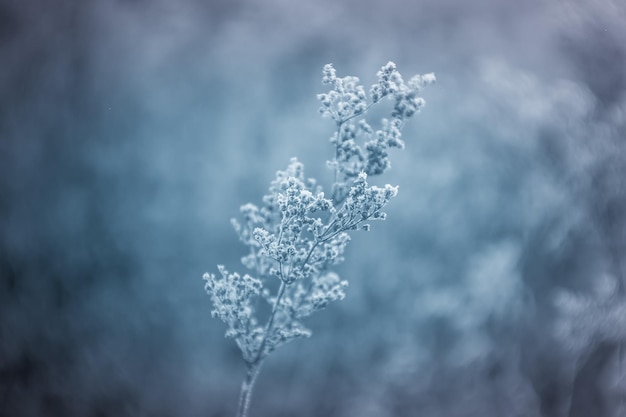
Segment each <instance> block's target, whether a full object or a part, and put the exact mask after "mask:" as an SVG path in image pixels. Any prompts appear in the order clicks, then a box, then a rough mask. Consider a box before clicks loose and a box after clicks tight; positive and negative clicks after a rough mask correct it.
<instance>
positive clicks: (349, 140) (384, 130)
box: [318, 62, 435, 201]
mask: <svg viewBox="0 0 626 417" xmlns="http://www.w3.org/2000/svg"><path fill="white" fill-rule="evenodd" d="M377 75H378V82H377V83H375V84H374V85H372V87H371V88H370V98H371V101H370V102H368V100H367V97H366V95H365V89H364V88H363V87H362V86H361V85H359V84H358V82H359V79H358V78H356V77H344V78H339V77H337V75H336V72H335V69H334V68H333V66H332V65H331V64H328V65H326V66H325V67H324V77H323V83H324V84H326V85H330V86H331V90H330V91H329V92H328V93H323V94H319V95H318V99H319V100H320V101H321V103H322V106H321V107H320V113H321V114H322V115H323V116H326V117H330V118H332V119H333V120H334V121H335V122H336V124H337V131H336V132H335V133H334V134H333V136H332V137H331V143H332V144H333V145H334V146H335V158H334V159H333V160H332V161H329V162H328V165H329V167H330V168H331V169H333V170H334V171H335V181H336V184H335V189H333V199H334V200H335V201H341V200H342V199H343V198H345V196H346V192H347V189H348V187H349V182H350V181H351V180H353V179H354V178H355V177H356V176H357V175H359V174H360V173H361V172H365V173H367V174H368V175H370V176H372V175H380V174H382V173H384V172H385V171H386V170H388V169H389V168H390V167H391V164H390V162H389V153H388V149H389V148H400V149H401V148H403V147H404V142H403V141H402V140H401V139H400V137H401V132H400V131H401V129H402V126H403V124H404V123H405V121H406V120H407V119H409V118H410V117H412V116H413V115H414V114H415V113H417V112H419V111H420V109H421V108H422V107H423V106H424V104H425V101H424V99H423V98H421V97H420V96H419V95H418V93H419V92H420V90H421V89H422V88H423V87H424V86H426V85H429V84H432V83H434V82H435V76H434V74H432V73H431V74H425V75H416V76H414V77H412V78H411V79H410V80H409V82H404V80H403V78H402V75H401V74H400V73H399V72H398V70H397V68H396V64H394V63H393V62H389V63H387V64H386V65H385V66H383V67H382V68H381V69H380V71H378V74H377ZM385 97H387V98H389V99H391V100H393V101H394V107H393V111H392V112H391V117H390V118H383V119H382V120H381V122H380V126H381V128H380V129H379V130H376V131H374V129H373V128H372V127H371V126H370V124H369V123H368V122H367V120H366V119H365V117H364V115H365V113H366V111H367V110H368V109H369V108H370V107H371V106H373V105H374V104H376V103H378V102H380V101H381V100H382V99H383V98H385ZM359 142H363V143H364V146H362V145H359Z"/></svg>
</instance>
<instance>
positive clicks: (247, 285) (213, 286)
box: [202, 265, 263, 361]
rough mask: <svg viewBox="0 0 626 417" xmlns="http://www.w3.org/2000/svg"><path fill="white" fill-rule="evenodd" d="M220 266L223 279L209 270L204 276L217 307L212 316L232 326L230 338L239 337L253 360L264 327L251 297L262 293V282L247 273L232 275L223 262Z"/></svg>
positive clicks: (228, 335)
mask: <svg viewBox="0 0 626 417" xmlns="http://www.w3.org/2000/svg"><path fill="white" fill-rule="evenodd" d="M217 268H218V270H219V272H220V275H221V278H218V277H216V276H215V275H214V274H208V273H205V274H204V276H203V277H202V278H203V279H204V280H205V281H206V284H205V286H204V289H205V290H206V291H207V292H208V293H209V294H210V295H211V301H212V302H213V306H214V309H213V311H212V312H211V315H212V316H213V317H218V318H219V319H221V320H222V321H223V322H224V323H226V324H227V325H228V330H227V331H226V337H229V338H233V339H235V341H236V342H237V345H238V346H239V348H240V349H241V352H242V354H243V357H244V359H245V360H246V361H248V360H252V359H253V357H254V355H255V354H256V350H257V346H259V345H260V343H261V340H262V334H263V329H262V328H261V327H259V326H258V322H257V319H256V317H255V315H254V309H253V307H252V303H251V300H252V298H253V297H254V296H257V295H259V293H260V292H261V288H262V283H261V281H260V280H258V279H256V278H252V277H251V276H250V275H247V274H246V275H244V276H240V275H239V274H237V273H234V274H230V273H229V272H228V271H227V270H226V269H225V268H224V267H223V266H222V265H219V266H218V267H217Z"/></svg>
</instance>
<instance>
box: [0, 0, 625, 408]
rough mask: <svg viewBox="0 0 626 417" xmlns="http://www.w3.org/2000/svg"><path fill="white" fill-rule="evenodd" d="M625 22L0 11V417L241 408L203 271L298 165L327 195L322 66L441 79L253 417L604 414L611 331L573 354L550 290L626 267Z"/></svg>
mask: <svg viewBox="0 0 626 417" xmlns="http://www.w3.org/2000/svg"><path fill="white" fill-rule="evenodd" d="M624 22H626V6H625V5H624V3H623V2H622V1H620V0H598V1H591V0H569V1H564V0H527V1H523V2H520V1H512V0H511V1H509V0H506V1H498V0H475V1H471V2H469V1H461V0H416V1H410V0H386V1H374V0H359V1H356V0H339V1H337V0H332V1H331V0H316V1H308V0H307V1H304V0H257V1H253V0H178V1H175V2H173V1H166V0H151V1H146V0H132V1H131V0H91V1H79V0H76V1H71V0H64V1H46V0H1V1H0V416H2V417H22V416H43V415H45V416H64V417H69V416H94V417H96V416H98V417H99V416H116V417H122V416H190V417H195V416H216V417H217V416H230V415H233V414H234V410H235V407H236V402H237V396H238V391H239V384H240V381H241V379H242V377H243V375H244V372H245V369H244V366H243V363H242V361H241V358H240V357H239V352H238V351H237V349H236V347H235V345H234V343H233V342H232V341H231V340H226V339H224V338H223V333H224V331H225V328H224V325H223V324H222V323H221V322H219V321H217V320H214V319H211V318H210V311H211V305H210V302H209V298H208V297H207V295H206V294H205V293H204V291H203V281H202V279H201V277H202V274H203V273H204V272H205V271H210V272H215V271H216V265H217V264H224V265H226V266H227V267H228V268H229V269H230V270H239V271H241V272H243V267H242V266H241V265H240V264H239V258H240V257H241V256H242V255H244V254H245V253H246V248H245V247H244V246H242V245H241V244H240V242H239V241H238V239H237V236H236V234H235V233H234V231H233V230H232V228H231V226H230V223H229V219H230V218H231V217H233V216H236V215H237V213H238V209H239V206H240V205H241V204H244V203H246V202H260V199H261V197H262V195H263V194H264V193H265V191H266V188H267V185H268V184H269V181H271V179H272V178H273V176H274V174H275V172H276V170H278V169H284V168H285V167H286V164H287V162H288V160H289V158H290V157H292V156H297V157H299V159H300V160H301V161H303V162H304V164H305V167H306V169H307V174H308V175H310V176H314V177H317V178H318V179H320V180H321V181H322V183H325V184H328V182H329V180H330V175H329V173H328V171H327V170H326V168H325V161H326V159H328V158H329V157H330V156H332V155H331V154H332V149H331V147H330V144H329V143H328V137H329V135H330V134H331V133H332V130H333V126H332V124H331V122H330V121H329V120H325V119H321V118H320V117H319V115H318V113H317V107H318V103H317V100H316V98H315V95H316V94H317V93H320V92H323V91H324V86H322V85H321V83H320V79H321V69H322V66H323V65H324V64H326V63H328V62H332V63H333V64H334V65H335V67H336V68H337V71H338V73H339V75H357V76H359V77H360V78H361V80H362V81H363V82H364V83H365V85H366V86H369V84H371V83H372V82H374V81H375V73H376V71H377V70H378V69H379V68H380V66H381V65H383V64H385V63H386V62H387V61H389V60H393V61H395V62H396V63H397V65H398V68H399V70H400V72H402V73H403V74H404V75H405V77H407V78H408V77H409V76H411V75H413V74H415V73H426V72H435V73H436V75H437V79H438V83H437V84H436V85H434V86H432V87H429V88H427V89H425V90H424V91H423V97H424V98H425V99H426V101H427V106H426V107H425V108H424V109H423V111H422V113H421V114H419V115H417V116H416V117H415V118H414V119H412V120H411V121H410V123H409V124H408V125H407V127H406V129H405V131H404V140H405V142H406V149H405V150H404V151H402V152H395V153H394V154H393V155H392V165H393V168H392V170H391V171H390V172H389V173H388V175H387V178H386V179H383V181H384V182H390V183H392V184H398V185H399V186H400V193H399V195H398V197H397V198H396V199H394V200H393V201H392V203H391V204H390V206H389V208H388V210H387V212H388V215H389V217H388V220H387V221H386V222H384V223H377V224H375V225H374V227H373V228H372V231H371V232H370V233H369V234H365V233H362V234H358V235H356V236H354V238H353V242H352V243H351V245H350V246H349V248H348V252H347V254H346V262H345V263H344V264H343V265H342V266H341V267H340V268H339V269H338V272H339V273H340V274H341V276H342V277H343V278H344V279H347V280H348V281H349V282H350V287H349V288H348V295H347V297H346V299H345V300H344V301H342V302H340V303H337V304H335V305H332V306H330V307H329V308H328V309H327V310H325V311H324V312H322V313H319V314H318V315H317V316H316V317H312V318H311V320H310V321H309V322H308V324H309V325H310V327H311V328H312V329H313V332H314V335H313V337H312V338H311V339H309V340H299V341H296V342H293V343H291V344H289V345H287V346H285V347H283V348H281V349H280V350H278V351H277V352H276V353H275V354H273V355H272V356H270V358H269V360H268V361H267V362H266V364H265V365H264V368H263V370H262V373H261V375H260V378H259V380H258V384H257V387H256V391H255V393H254V396H253V399H252V412H251V416H272V417H280V416H329V417H330V416H372V417H386V416H421V417H430V416H432V417H434V416H442V417H443V416H446V417H448V416H451V417H455V416H459V417H461V416H464V417H465V416H485V417H490V416H509V417H510V416H529V417H530V416H545V417H548V416H550V417H551V416H566V415H570V416H576V415H579V416H588V417H591V416H597V417H605V416H611V417H613V416H618V415H619V413H621V412H622V411H621V410H623V409H622V408H620V407H621V406H622V405H621V404H620V398H623V395H624V389H623V388H624V386H623V384H622V385H620V378H623V377H624V374H625V373H622V372H621V368H620V367H619V366H618V361H617V360H616V359H615V356H616V352H617V355H618V356H619V355H620V354H621V344H620V343H618V342H615V340H613V341H608V342H606V341H604V342H603V340H604V339H602V337H597V338H596V339H593V340H592V342H595V344H594V343H591V342H590V343H589V344H588V346H586V347H585V348H584V349H578V350H576V349H573V348H571V345H575V344H576V343H575V342H577V341H576V340H568V339H567V337H565V338H564V337H560V336H559V333H558V332H557V331H556V330H555V329H558V328H559V327H558V323H559V322H560V321H562V320H565V319H567V317H564V316H563V314H564V313H563V312H562V311H561V310H559V309H558V308H557V306H556V305H555V298H558V294H560V293H563V292H564V291H565V292H566V293H568V294H569V293H572V294H576V295H577V296H578V297H582V298H585V297H588V298H590V299H593V297H594V294H596V292H597V290H596V287H597V285H596V283H597V282H600V281H602V280H609V281H611V280H613V281H616V280H617V281H619V280H624V279H626V276H625V273H626V259H625V257H624V254H625V246H624V245H625V242H626V236H625V234H626V185H625V179H624V178H625V174H626V142H625V140H626V139H625V133H626V70H625V68H626V24H625V23H624ZM594 291H595V292H594ZM598 321H599V322H601V321H602V317H599V319H598ZM618 323H626V319H625V320H623V321H619V320H618ZM620 387H621V388H620ZM620 396H622V397H620Z"/></svg>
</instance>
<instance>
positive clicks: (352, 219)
mask: <svg viewBox="0 0 626 417" xmlns="http://www.w3.org/2000/svg"><path fill="white" fill-rule="evenodd" d="M322 82H323V84H325V85H328V86H330V88H331V90H330V91H329V92H328V93H326V94H320V95H319V96H318V98H319V99H320V101H321V103H322V107H321V108H320V111H321V113H322V115H324V116H328V117H330V118H332V119H333V120H335V122H336V125H337V126H336V127H337V130H336V132H335V133H334V135H333V136H332V138H331V142H332V143H333V144H334V145H335V157H334V158H333V159H332V160H331V161H329V163H328V164H329V166H330V167H331V168H333V169H334V172H335V178H334V182H333V188H332V190H333V191H332V196H331V197H330V198H328V197H326V195H325V194H324V192H323V190H322V187H321V186H319V185H317V182H316V181H315V180H314V179H311V178H306V177H305V175H304V166H303V165H302V163H300V162H299V161H298V160H297V159H296V158H293V159H291V161H290V163H289V165H288V167H287V169H285V170H284V171H278V172H277V173H276V177H275V179H274V180H273V181H272V183H271V184H270V187H269V192H268V194H267V195H265V196H264V197H263V203H262V205H260V206H257V205H254V204H245V205H243V206H242V207H241V217H242V219H241V220H235V219H233V220H232V223H233V226H234V228H235V230H236V232H237V233H238V234H239V238H240V240H241V241H242V242H243V243H244V244H245V245H246V246H248V248H249V252H248V254H247V255H246V256H244V257H243V258H242V263H243V265H244V266H246V267H247V268H249V269H250V270H252V271H254V275H255V276H256V278H253V277H251V276H250V275H243V276H240V275H239V274H236V273H235V274H231V273H229V272H228V271H226V270H225V269H224V268H223V267H221V266H220V267H219V271H220V274H221V278H218V277H216V276H215V275H213V274H205V275H204V279H205V280H206V282H207V283H206V286H205V288H206V290H207V292H208V293H209V294H210V295H211V299H212V301H213V304H214V306H215V309H214V311H213V315H214V316H217V317H219V318H220V319H221V320H223V321H224V322H225V323H226V324H227V325H228V330H227V332H226V336H227V337H232V338H234V339H235V341H236V342H237V344H238V346H239V348H240V349H241V351H242V354H243V358H244V360H245V361H246V363H247V364H248V365H249V366H250V367H252V368H255V367H257V366H258V365H259V364H260V363H261V361H262V360H263V359H264V358H265V357H266V356H267V355H268V354H269V353H271V352H272V351H273V350H275V349H276V348H277V347H278V346H280V345H282V344H284V343H286V342H288V341H290V340H293V339H295V338H301V337H308V336H310V335H311V331H310V330H309V329H307V328H306V327H305V326H304V324H303V323H302V319H304V318H306V317H308V316H309V315H311V314H313V313H314V312H316V311H319V310H322V309H324V308H326V307H327V306H328V305H329V304H330V303H332V302H333V301H337V300H342V299H343V298H344V297H345V288H346V287H347V285H348V283H347V282H346V281H342V280H341V279H340V278H339V276H338V275H337V274H335V273H334V272H332V271H331V269H332V267H333V266H335V265H337V264H338V263H340V262H342V261H343V254H344V251H345V248H346V246H347V244H348V242H349V241H350V235H349V233H350V232H352V231H356V230H362V231H368V230H370V225H369V223H366V222H367V221H370V220H384V219H385V217H386V214H385V213H384V212H383V211H382V209H383V208H384V207H385V206H386V205H387V203H389V201H390V200H391V199H392V198H393V197H394V196H395V195H396V194H397V192H398V188H397V187H393V186H391V185H385V186H384V187H377V186H373V185H369V184H368V182H367V179H368V176H372V175H380V174H382V173H383V172H385V171H386V170H387V169H389V167H390V164H389V153H388V149H389V148H402V147H403V146H404V142H402V140H401V128H402V126H403V124H404V121H405V120H406V119H407V118H409V117H411V116H412V115H413V114H414V113H415V112H417V111H419V109H420V108H421V107H422V106H423V105H424V101H423V99H421V98H420V97H418V96H417V93H418V91H419V90H420V89H421V88H422V87H423V86H424V85H427V84H430V83H432V82H434V76H432V75H425V76H417V77H413V78H412V79H411V81H409V82H408V83H405V82H404V81H403V80H402V77H401V75H400V73H398V71H397V70H396V66H395V64H393V63H388V64H387V65H385V66H384V67H383V68H382V69H381V70H380V71H379V73H378V82H377V83H376V84H375V85H374V86H372V88H371V89H370V96H371V97H370V101H369V102H368V99H367V95H366V93H365V89H364V88H363V87H362V86H361V85H360V84H359V79H358V78H356V77H343V78H340V77H337V75H336V71H335V69H334V68H333V66H332V65H330V64H328V65H326V66H325V67H324V71H323V79H322ZM383 97H390V98H393V99H394V100H395V105H394V108H393V111H392V113H391V117H390V118H385V119H383V120H382V121H381V123H380V129H379V130H376V131H375V130H374V129H373V128H372V127H371V126H370V125H369V124H368V123H367V121H366V120H365V119H364V117H363V116H364V115H365V113H366V112H367V110H368V109H369V108H370V107H371V106H372V105H374V104H375V103H378V102H379V101H380V100H381V99H382V98H383ZM357 119H359V120H357ZM359 141H364V145H363V146H362V145H359V144H358V143H357V142H359ZM272 280H275V282H277V285H279V288H278V290H277V292H276V293H275V294H272V292H271V291H270V288H274V286H273V285H271V281H272ZM258 301H261V302H266V303H267V304H268V308H269V309H271V310H270V313H269V317H267V319H266V320H263V321H265V325H263V326H261V325H259V322H261V319H260V317H259V311H267V310H268V309H267V308H266V309H265V310H263V309H262V308H260V309H257V308H255V306H256V307H258V304H257V302H258Z"/></svg>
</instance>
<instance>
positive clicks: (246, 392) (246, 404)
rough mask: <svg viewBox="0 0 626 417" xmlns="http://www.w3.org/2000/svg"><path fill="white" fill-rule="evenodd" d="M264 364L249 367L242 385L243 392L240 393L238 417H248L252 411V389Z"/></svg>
mask: <svg viewBox="0 0 626 417" xmlns="http://www.w3.org/2000/svg"><path fill="white" fill-rule="evenodd" d="M261 363H262V362H257V363H255V364H250V365H248V372H247V373H246V378H245V379H244V380H243V382H242V383H241V392H240V393H239V406H238V407H237V417H247V416H248V410H249V409H250V398H251V397H252V389H253V388H254V382H255V381H256V377H257V375H259V370H260V368H261Z"/></svg>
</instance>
